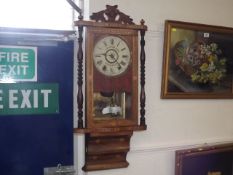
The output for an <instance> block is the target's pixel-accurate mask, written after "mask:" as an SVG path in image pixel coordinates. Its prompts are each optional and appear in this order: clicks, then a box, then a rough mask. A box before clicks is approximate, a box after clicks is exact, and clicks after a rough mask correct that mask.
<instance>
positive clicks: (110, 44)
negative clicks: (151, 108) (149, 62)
mask: <svg viewBox="0 0 233 175" xmlns="http://www.w3.org/2000/svg"><path fill="white" fill-rule="evenodd" d="M90 18H91V21H84V20H83V19H82V18H80V19H79V20H78V21H75V26H77V27H78V32H79V36H78V43H79V48H78V55H77V58H78V94H77V102H78V127H77V128H75V129H74V132H75V133H84V134H85V139H86V145H85V147H86V152H85V155H86V157H85V166H84V167H83V170H84V171H92V170H103V169H111V168H122V167H127V166H128V165H129V163H128V162H127V160H126V156H127V152H128V151H129V150H130V146H129V142H130V137H131V136H132V134H133V131H140V130H145V129H146V123H145V87H144V86H145V51H144V45H145V40H144V35H145V31H146V30H147V26H145V25H144V21H143V20H142V21H141V24H140V25H136V24H134V23H133V20H132V19H131V18H130V17H129V16H128V15H126V14H124V13H122V12H121V11H119V10H118V7H117V5H115V6H110V5H107V6H106V9H105V10H102V11H100V12H97V13H93V14H92V15H91V16H90ZM83 29H85V32H86V33H85V59H84V57H83V50H82V47H83V36H82V35H83ZM139 33H140V59H139V58H138V53H139V49H138V48H139V47H138V43H139V36H138V35H139ZM83 62H84V65H85V102H84V100H83V91H82V89H83V72H82V71H83ZM139 65H140V74H141V76H140V79H139V76H138V72H139V70H138V69H139V68H138V67H139ZM139 80H140V86H139ZM138 86H139V87H140V98H139V97H138V96H139V95H138V94H139V88H138ZM139 101H140V108H139ZM83 104H85V122H84V119H83V113H84V112H83ZM138 111H140V118H139V115H138Z"/></svg>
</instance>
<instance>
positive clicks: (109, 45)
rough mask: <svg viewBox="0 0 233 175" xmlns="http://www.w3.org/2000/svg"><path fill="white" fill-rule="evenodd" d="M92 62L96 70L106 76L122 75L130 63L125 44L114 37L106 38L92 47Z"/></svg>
mask: <svg viewBox="0 0 233 175" xmlns="http://www.w3.org/2000/svg"><path fill="white" fill-rule="evenodd" d="M93 60H94V65H95V67H96V69H97V70H98V71H99V72H100V73H102V74H104V75H106V76H111V77H113V76H118V75H120V74H122V73H124V72H125V71H126V70H127V68H128V67H129V64H130V62H131V55H130V50H129V47H128V45H127V43H126V42H125V41H124V40H123V39H121V38H119V37H116V36H106V37H104V38H102V39H100V40H99V41H98V42H97V43H96V44H95V46H94V52H93Z"/></svg>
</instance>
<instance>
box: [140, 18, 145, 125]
mask: <svg viewBox="0 0 233 175" xmlns="http://www.w3.org/2000/svg"><path fill="white" fill-rule="evenodd" d="M144 23H145V21H144V20H141V25H144ZM140 34H141V41H140V46H141V53H140V73H141V75H140V85H141V91H140V107H141V108H140V114H141V117H140V126H145V125H146V119H145V113H146V111H145V103H146V93H145V61H146V54H145V49H144V47H145V39H144V37H145V30H144V29H142V30H140Z"/></svg>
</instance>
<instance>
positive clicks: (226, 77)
mask: <svg viewBox="0 0 233 175" xmlns="http://www.w3.org/2000/svg"><path fill="white" fill-rule="evenodd" d="M232 75H233V28H230V27H222V26H213V25H206V24H197V23H190V22H181V21H173V20H166V21H165V33H164V52H163V72H162V86H161V98H162V99H232V98H233V85H232V77H233V76H232Z"/></svg>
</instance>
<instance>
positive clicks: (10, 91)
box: [0, 83, 59, 116]
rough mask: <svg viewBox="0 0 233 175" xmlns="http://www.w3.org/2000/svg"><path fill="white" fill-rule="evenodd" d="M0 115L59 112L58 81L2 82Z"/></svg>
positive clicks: (0, 87)
mask: <svg viewBox="0 0 233 175" xmlns="http://www.w3.org/2000/svg"><path fill="white" fill-rule="evenodd" d="M0 85H1V86H0V116H1V115H22V114H30V115H32V114H57V113H59V89H58V88H59V87H58V84H57V83H1V84H0Z"/></svg>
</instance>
